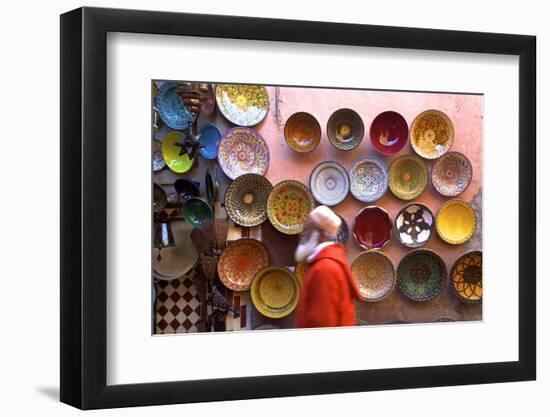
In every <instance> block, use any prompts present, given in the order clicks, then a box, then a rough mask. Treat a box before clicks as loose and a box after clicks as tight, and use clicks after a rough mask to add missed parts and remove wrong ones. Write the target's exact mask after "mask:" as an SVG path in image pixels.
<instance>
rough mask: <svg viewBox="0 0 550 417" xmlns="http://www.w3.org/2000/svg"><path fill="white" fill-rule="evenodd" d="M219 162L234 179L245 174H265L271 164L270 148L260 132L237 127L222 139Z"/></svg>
mask: <svg viewBox="0 0 550 417" xmlns="http://www.w3.org/2000/svg"><path fill="white" fill-rule="evenodd" d="M218 162H219V164H220V167H221V168H222V170H223V172H224V173H225V175H227V176H228V177H229V178H231V179H232V180H234V179H235V178H237V177H238V176H240V175H243V174H260V175H264V174H265V173H266V171H267V168H268V166H269V148H268V147H267V143H266V142H265V140H264V138H262V136H261V135H260V134H259V133H258V132H256V131H254V130H252V129H248V128H246V127H235V128H233V129H230V130H228V131H226V132H225V134H224V135H223V136H222V138H221V140H220V144H219V146H218Z"/></svg>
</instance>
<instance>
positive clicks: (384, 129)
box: [370, 111, 409, 155]
mask: <svg viewBox="0 0 550 417" xmlns="http://www.w3.org/2000/svg"><path fill="white" fill-rule="evenodd" d="M408 139H409V126H408V125H407V121H406V120H405V118H404V117H403V116H401V115H400V114H399V113H397V112H394V111H385V112H383V113H380V114H379V115H378V116H376V117H375V118H374V120H373V121H372V123H371V125H370V141H371V143H372V146H373V147H374V149H376V150H377V151H378V152H380V153H381V154H383V155H393V154H395V153H397V152H399V151H400V150H401V149H403V147H404V146H405V145H406V144H407V141H408Z"/></svg>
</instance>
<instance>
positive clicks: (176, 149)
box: [162, 132, 195, 174]
mask: <svg viewBox="0 0 550 417" xmlns="http://www.w3.org/2000/svg"><path fill="white" fill-rule="evenodd" d="M182 136H183V135H182V134H181V133H180V132H170V133H168V134H167V135H166V136H165V137H164V139H163V140H162V156H163V158H164V162H166V165H168V168H170V169H171V170H172V171H174V172H175V173H177V174H183V173H185V172H187V171H189V170H190V169H191V168H193V162H195V160H194V159H191V158H189V155H188V154H186V153H185V154H183V155H180V153H181V151H182V147H181V146H178V145H177V144H178V143H180V141H182V140H183V137H182Z"/></svg>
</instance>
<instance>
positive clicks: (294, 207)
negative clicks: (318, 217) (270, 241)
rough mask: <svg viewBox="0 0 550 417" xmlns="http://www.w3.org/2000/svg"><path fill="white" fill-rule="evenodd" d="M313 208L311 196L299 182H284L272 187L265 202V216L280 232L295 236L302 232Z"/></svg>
mask: <svg viewBox="0 0 550 417" xmlns="http://www.w3.org/2000/svg"><path fill="white" fill-rule="evenodd" d="M314 208H315V202H314V201H313V196H312V195H311V193H310V192H309V190H308V189H307V187H306V186H305V185H304V184H302V183H301V182H299V181H295V180H286V181H282V182H280V183H279V184H277V185H276V186H275V187H273V190H272V191H271V193H270V194H269V198H268V200H267V216H268V218H269V221H270V222H271V224H272V225H273V226H274V227H275V229H277V230H278V231H280V232H283V233H285V234H287V235H295V234H298V233H300V232H301V231H302V230H304V222H305V221H306V218H307V215H308V214H309V213H310V211H311V210H313V209H314Z"/></svg>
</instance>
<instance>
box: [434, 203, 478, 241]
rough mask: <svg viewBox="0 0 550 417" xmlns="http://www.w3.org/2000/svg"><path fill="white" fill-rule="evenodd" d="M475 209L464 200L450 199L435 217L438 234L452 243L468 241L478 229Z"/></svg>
mask: <svg viewBox="0 0 550 417" xmlns="http://www.w3.org/2000/svg"><path fill="white" fill-rule="evenodd" d="M476 226H477V218H476V214H475V212H474V209H472V207H470V205H469V204H468V203H466V202H465V201H462V200H449V201H447V202H446V203H445V204H443V205H442V206H441V208H440V209H439V212H438V213H437V217H436V219H435V227H436V230H437V234H438V235H439V237H441V239H443V240H444V241H445V242H447V243H450V244H451V245H460V244H462V243H464V242H466V241H468V240H469V239H470V238H471V237H472V236H473V234H474V233H475V231H476Z"/></svg>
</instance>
